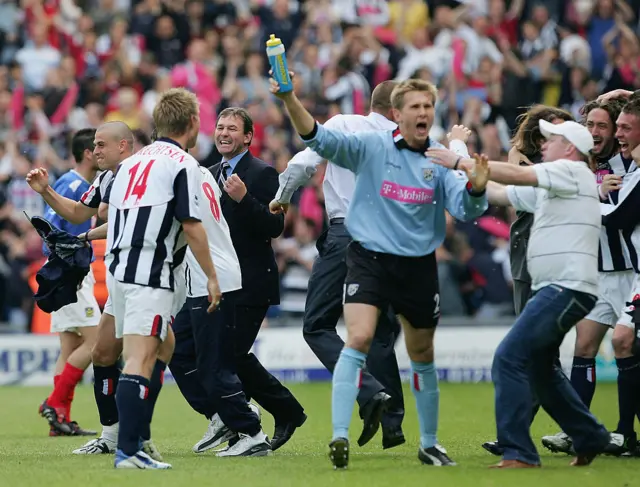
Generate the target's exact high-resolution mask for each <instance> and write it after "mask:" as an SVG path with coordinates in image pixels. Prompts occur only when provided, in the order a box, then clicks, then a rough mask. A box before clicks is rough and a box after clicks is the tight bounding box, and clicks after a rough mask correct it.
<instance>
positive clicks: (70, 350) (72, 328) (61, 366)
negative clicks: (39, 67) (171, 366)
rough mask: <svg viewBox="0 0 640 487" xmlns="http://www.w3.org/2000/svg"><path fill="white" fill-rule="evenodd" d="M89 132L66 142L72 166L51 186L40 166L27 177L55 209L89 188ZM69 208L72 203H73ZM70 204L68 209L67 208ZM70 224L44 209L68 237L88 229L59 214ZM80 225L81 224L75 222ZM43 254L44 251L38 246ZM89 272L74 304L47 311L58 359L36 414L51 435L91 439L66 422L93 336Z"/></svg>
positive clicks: (92, 169) (92, 166) (96, 313)
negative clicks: (56, 339)
mask: <svg viewBox="0 0 640 487" xmlns="http://www.w3.org/2000/svg"><path fill="white" fill-rule="evenodd" d="M94 137H95V130H94V129H82V130H79V131H77V132H76V133H75V134H74V135H73V137H72V140H71V152H72V153H73V157H74V159H75V161H76V166H75V168H74V169H72V170H71V171H69V172H67V173H66V174H64V175H63V176H62V177H60V178H59V179H58V180H57V181H56V182H55V184H54V186H53V188H50V187H49V185H48V179H49V178H48V174H47V171H46V169H44V168H36V169H33V170H32V171H30V172H29V174H27V178H26V179H27V182H28V183H29V185H30V186H31V187H32V188H33V189H34V191H36V192H38V193H40V194H41V195H43V197H44V199H45V201H47V202H50V203H51V205H52V206H53V207H54V208H55V207H57V206H58V205H57V203H59V202H60V201H66V200H67V199H69V200H73V202H77V201H80V199H81V197H82V195H83V194H84V193H85V192H86V191H88V190H89V187H90V184H89V181H92V180H93V179H94V178H95V176H96V172H97V171H98V165H97V162H96V158H95V156H94V155H93V149H94ZM73 204H75V203H73ZM73 204H72V205H71V206H73ZM64 214H65V216H67V217H68V218H69V220H72V221H73V222H75V223H72V222H70V221H68V220H65V219H64V218H62V217H61V216H58V214H56V212H55V211H54V210H53V209H52V207H51V206H49V205H47V206H46V208H45V213H44V217H45V218H46V219H47V220H49V221H50V222H51V223H52V224H53V225H55V226H56V227H58V228H59V229H61V230H64V231H66V232H68V233H70V234H72V235H79V234H81V233H85V232H87V231H88V230H89V229H90V228H91V219H90V218H83V219H80V218H77V217H76V215H75V212H64ZM81 222H82V223H81ZM43 251H44V253H45V255H48V254H49V249H48V248H47V247H46V246H44V248H43ZM94 282H95V280H94V277H93V273H92V272H91V271H90V272H89V273H88V274H87V276H86V277H85V278H84V280H83V281H82V286H81V287H80V289H78V292H77V301H76V302H74V303H70V304H67V305H66V306H63V307H62V308H60V309H59V310H57V311H54V312H53V313H51V332H52V333H58V336H59V340H60V350H61V353H60V356H59V357H58V361H57V364H56V370H57V371H61V372H59V375H57V376H56V380H55V381H54V387H53V391H52V392H51V395H50V396H49V397H48V398H47V399H46V400H45V401H44V402H43V403H42V404H41V406H40V410H39V412H40V415H41V416H42V417H43V418H45V419H46V420H47V422H48V423H49V427H50V435H52V436H61V435H62V436H95V435H96V432H95V431H90V430H85V429H84V428H81V427H80V426H79V425H78V423H76V422H75V421H72V420H71V413H70V411H71V403H72V400H73V391H74V390H75V387H76V385H77V384H78V382H79V381H80V380H81V379H82V375H83V373H84V371H85V370H86V368H87V367H88V366H89V364H90V363H91V349H92V347H93V344H94V342H95V339H96V337H97V334H98V333H97V328H98V323H99V322H100V308H99V306H98V302H97V301H96V298H95V296H94V293H93V286H94Z"/></svg>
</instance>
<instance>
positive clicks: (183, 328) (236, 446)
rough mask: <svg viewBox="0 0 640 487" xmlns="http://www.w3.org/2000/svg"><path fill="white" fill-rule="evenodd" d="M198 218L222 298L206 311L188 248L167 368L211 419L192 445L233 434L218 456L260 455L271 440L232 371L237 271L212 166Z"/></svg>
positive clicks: (202, 284) (202, 278)
mask: <svg viewBox="0 0 640 487" xmlns="http://www.w3.org/2000/svg"><path fill="white" fill-rule="evenodd" d="M199 171H200V173H201V174H202V181H201V182H200V184H199V185H198V186H199V193H198V194H197V195H196V198H198V199H199V200H200V201H201V214H200V217H201V219H202V224H203V226H204V228H205V231H206V233H207V240H208V242H209V252H210V254H211V256H212V260H213V263H214V267H215V269H216V275H217V276H218V282H219V283H220V291H221V293H222V299H221V300H220V305H219V306H218V308H217V309H216V310H215V311H214V312H213V313H207V307H208V305H209V303H208V292H207V276H206V275H205V273H204V271H203V270H202V269H201V267H200V265H199V264H198V262H197V260H196V258H195V256H194V255H193V252H192V251H191V250H190V249H189V250H187V254H186V256H185V262H186V264H187V268H186V271H185V277H186V283H185V282H184V281H183V282H180V283H176V285H180V286H184V285H186V288H187V289H186V294H187V300H186V303H185V304H184V306H183V308H182V309H181V310H180V312H179V313H178V314H177V316H176V319H175V321H174V322H173V325H172V328H173V331H174V333H175V336H176V347H175V350H174V354H173V358H172V360H171V372H172V373H173V376H174V378H175V379H176V383H177V384H178V387H179V388H180V392H182V394H183V396H184V397H185V399H186V400H187V402H189V404H190V405H191V406H192V407H193V409H195V410H196V411H197V412H199V413H201V414H203V415H204V416H205V417H207V419H209V420H210V424H209V427H208V429H207V432H206V433H205V435H204V437H203V438H202V440H201V441H199V442H198V443H197V444H196V445H195V446H194V447H193V451H194V452H195V453H202V452H205V451H207V450H209V449H211V448H215V447H217V446H219V445H221V444H223V443H226V442H227V441H229V440H237V441H235V442H234V443H233V444H231V442H230V445H229V448H227V449H225V450H224V451H221V452H219V453H218V456H265V455H268V454H270V453H271V445H270V444H269V441H268V440H267V436H266V435H265V434H264V432H263V431H262V427H261V426H260V417H259V415H258V414H256V410H255V409H254V410H252V408H251V407H250V406H249V404H248V403H247V399H246V396H245V394H244V392H243V388H242V382H241V381H240V379H239V378H238V375H237V372H236V360H235V355H234V343H235V338H234V333H235V306H236V298H237V294H238V290H240V289H242V274H241V271H240V262H239V260H238V255H237V254H236V250H235V248H234V246H233V242H232V241H231V234H230V233H229V225H228V224H227V221H226V220H225V218H224V216H223V214H222V211H221V209H220V195H221V194H222V191H221V190H220V187H219V186H218V183H217V182H216V180H215V178H214V177H213V175H212V174H211V172H210V171H209V170H207V169H205V168H203V167H200V168H199ZM256 409H257V408H256Z"/></svg>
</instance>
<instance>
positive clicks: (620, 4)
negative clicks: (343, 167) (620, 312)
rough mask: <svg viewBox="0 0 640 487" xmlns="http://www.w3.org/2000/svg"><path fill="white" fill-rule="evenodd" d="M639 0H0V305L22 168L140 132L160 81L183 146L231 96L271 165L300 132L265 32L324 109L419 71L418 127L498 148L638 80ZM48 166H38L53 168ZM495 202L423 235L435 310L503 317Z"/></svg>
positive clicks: (14, 265) (209, 155)
mask: <svg viewBox="0 0 640 487" xmlns="http://www.w3.org/2000/svg"><path fill="white" fill-rule="evenodd" d="M639 13H640V0H510V1H509V0H390V1H385V0H306V1H303V0H299V1H296V0H207V1H203V0H1V2H0V313H1V314H0V321H5V322H10V323H13V324H16V325H17V326H21V325H24V326H28V325H27V324H28V322H29V315H30V312H31V309H32V307H33V300H32V298H31V296H32V291H31V290H30V289H29V286H28V285H27V279H28V277H29V275H30V273H32V272H33V269H34V263H37V262H39V261H40V260H41V259H42V254H41V242H40V240H39V238H38V236H37V235H36V234H35V232H34V231H33V230H32V229H31V228H30V224H29V222H28V221H27V219H26V218H25V216H24V214H23V212H26V213H27V214H29V215H41V214H42V212H43V202H42V200H41V198H40V196H39V195H37V194H36V193H34V192H33V191H32V190H31V189H30V188H29V187H28V185H27V183H26V182H25V180H24V176H25V175H26V173H27V172H28V170H29V169H30V168H32V167H36V166H43V167H46V168H48V170H49V173H50V175H51V177H52V179H53V180H54V179H55V178H56V177H59V176H60V175H61V174H63V173H64V172H65V171H67V170H68V169H70V168H72V167H73V163H72V162H71V157H70V154H69V148H68V140H69V138H70V135H71V134H72V133H73V132H74V131H75V130H78V129H80V128H84V127H97V126H98V125H99V124H100V123H101V122H103V121H108V120H122V121H124V122H126V123H127V124H129V126H130V127H131V128H132V129H142V130H144V131H147V132H149V133H150V132H151V130H152V127H151V112H152V110H153V107H154V103H155V100H156V99H157V97H158V96H159V94H160V93H162V92H163V91H164V90H166V89H167V88H169V87H171V86H184V87H187V88H188V89H190V90H192V91H194V92H195V93H196V94H197V96H198V98H199V100H200V102H201V111H202V112H201V119H202V120H201V123H202V132H201V134H200V139H199V141H198V146H197V148H196V150H195V154H194V155H195V156H196V157H197V158H198V159H199V160H200V161H201V163H202V164H204V165H210V164H213V163H215V162H217V161H218V160H219V155H218V154H217V151H216V150H215V146H214V145H213V141H212V134H213V132H214V128H215V120H216V114H217V113H219V112H220V110H222V109H223V108H225V107H228V106H244V107H246V108H247V109H248V110H249V111H250V113H251V115H252V116H253V118H254V123H255V134H254V139H253V143H252V145H251V151H252V153H253V154H254V155H256V156H259V157H260V158H262V159H264V160H265V161H268V162H269V163H272V164H273V165H274V166H275V167H276V168H277V169H278V171H282V170H283V169H284V168H285V167H286V165H287V162H288V161H289V160H290V159H291V157H292V156H293V155H294V154H295V153H296V152H297V151H299V150H301V149H302V148H303V147H302V144H301V141H300V139H299V137H297V136H296V135H295V134H294V133H293V131H292V130H291V126H290V124H289V123H288V120H287V117H286V116H285V114H284V113H283V110H282V107H281V106H280V105H279V102H278V101H277V100H276V99H275V98H274V97H273V96H271V95H270V93H269V91H268V69H269V67H268V61H267V59H266V57H265V41H266V39H268V37H269V35H270V34H271V33H274V34H276V35H277V37H279V38H280V39H282V41H283V43H284V45H285V46H286V48H287V58H288V61H289V64H290V67H291V69H292V70H293V71H295V72H296V73H297V76H296V78H295V89H296V92H297V93H298V96H299V97H300V98H301V99H302V100H303V102H304V104H305V105H306V106H307V108H309V109H310V111H311V112H312V113H313V114H314V116H316V117H317V119H318V120H319V121H321V122H322V121H324V120H326V119H328V118H329V117H331V116H333V115H335V114H337V113H359V114H366V113H367V108H368V98H369V95H370V92H371V89H372V87H374V86H375V85H376V84H377V83H379V82H381V81H383V80H386V79H397V80H404V79H407V78H411V77H417V78H422V79H426V80H429V81H432V82H434V83H435V84H436V85H437V87H438V92H439V100H438V104H437V107H436V120H435V123H434V127H433V129H432V132H431V136H432V137H433V138H434V139H435V140H439V141H442V140H444V139H445V134H446V132H447V129H448V128H449V127H451V126H452V125H453V124H457V123H462V124H464V125H466V126H467V127H469V128H470V129H472V132H473V133H472V136H471V138H470V140H469V141H468V146H469V150H470V152H472V153H473V152H474V151H478V152H480V151H482V152H485V153H486V154H488V155H489V157H490V158H491V159H500V158H504V155H505V154H506V152H507V151H508V149H509V138H510V135H511V133H512V130H513V129H514V127H515V124H516V118H517V116H518V115H519V114H520V113H522V111H523V110H524V109H526V107H527V106H528V105H531V104H533V103H537V102H539V103H544V104H549V105H554V106H560V107H563V108H567V109H568V110H570V111H571V112H572V113H573V114H574V115H575V116H576V117H578V118H580V117H581V115H580V108H581V106H582V105H583V104H584V102H585V101H587V100H591V99H593V98H595V97H596V96H597V95H598V94H599V93H601V92H603V91H605V90H611V89H615V88H627V89H637V88H640V75H639V74H640V69H639V68H640V43H639V38H638V20H639V19H638V14H639ZM322 177H323V171H322V170H320V171H318V173H317V174H316V175H315V176H314V178H313V179H312V181H311V182H310V184H309V185H308V186H307V187H305V188H303V189H301V190H300V191H299V192H298V194H296V196H295V198H294V204H293V205H292V208H291V210H290V211H289V213H288V214H287V217H286V228H285V232H284V234H283V235H282V237H281V238H279V239H278V240H276V241H275V242H274V248H275V250H276V253H277V256H278V262H279V267H280V271H281V276H282V286H283V303H282V305H281V306H279V307H274V309H273V310H272V313H271V316H277V315H278V314H280V315H282V314H283V313H291V312H293V313H295V312H299V311H300V310H301V309H302V306H303V304H304V291H305V288H306V279H307V278H308V275H309V272H310V270H311V266H312V264H313V260H314V258H315V256H316V253H317V251H316V249H315V245H314V243H315V240H316V239H317V237H318V236H319V235H320V234H321V233H322V232H323V230H324V229H325V228H326V226H327V221H326V216H325V213H324V209H323V195H322ZM52 182H53V181H52ZM512 218H513V213H512V212H510V211H503V210H500V211H498V210H494V209H491V210H490V211H489V213H488V214H487V215H486V216H484V217H483V218H481V219H480V220H478V221H476V222H473V223H461V222H455V221H453V220H452V219H450V220H449V221H448V227H447V229H448V231H447V238H446V240H445V242H444V244H443V246H442V247H441V248H440V249H439V250H438V253H437V257H438V262H439V264H440V272H441V284H440V286H441V293H442V298H441V307H442V313H443V315H445V316H446V315H460V314H461V313H464V314H465V315H468V316H482V317H496V316H501V315H509V314H511V313H512V312H513V311H512V306H511V279H510V274H509V265H508V261H509V250H508V225H509V223H510V221H511V220H512Z"/></svg>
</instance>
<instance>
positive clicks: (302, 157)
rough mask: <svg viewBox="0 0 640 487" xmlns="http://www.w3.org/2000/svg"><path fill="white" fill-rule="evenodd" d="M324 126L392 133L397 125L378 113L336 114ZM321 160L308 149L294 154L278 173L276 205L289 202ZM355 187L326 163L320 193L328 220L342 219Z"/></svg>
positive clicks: (350, 179)
mask: <svg viewBox="0 0 640 487" xmlns="http://www.w3.org/2000/svg"><path fill="white" fill-rule="evenodd" d="M324 127H326V128H328V129H333V130H340V131H342V132H351V133H354V132H370V131H377V130H395V129H396V127H397V125H396V124H395V123H394V122H392V121H391V120H389V119H387V118H386V117H384V116H383V115H380V114H379V113H375V112H371V113H370V114H369V115H367V116H366V117H365V116H363V115H336V116H335V117H333V118H330V119H329V120H327V121H326V122H325V124H324ZM323 162H324V159H323V158H322V157H321V156H319V155H318V154H316V153H315V152H314V151H312V150H311V149H309V148H307V149H305V150H303V151H302V152H298V153H297V154H296V155H295V156H294V157H293V159H291V161H289V165H288V166H287V169H286V170H285V171H284V172H283V173H282V174H280V188H279V189H278V192H277V193H276V197H275V199H276V200H277V201H278V202H280V203H289V201H290V200H291V197H292V196H293V193H295V191H296V190H297V189H298V188H299V187H300V186H303V185H304V184H305V183H307V181H308V180H309V179H310V178H311V177H312V176H313V175H314V174H315V172H316V170H317V168H318V166H319V165H320V164H322V163H323ZM355 185H356V177H355V174H353V173H352V172H351V171H349V170H348V169H344V168H342V167H338V166H336V165H335V164H331V163H329V164H327V171H326V173H325V175H324V182H323V183H322V190H323V191H324V204H325V208H326V209H327V215H328V216H329V219H331V218H344V217H345V216H346V215H347V208H349V203H350V202H351V196H352V195H353V190H354V188H355Z"/></svg>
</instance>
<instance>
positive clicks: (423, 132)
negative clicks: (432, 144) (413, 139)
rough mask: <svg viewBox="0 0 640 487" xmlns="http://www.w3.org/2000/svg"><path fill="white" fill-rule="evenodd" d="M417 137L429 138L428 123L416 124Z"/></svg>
mask: <svg viewBox="0 0 640 487" xmlns="http://www.w3.org/2000/svg"><path fill="white" fill-rule="evenodd" d="M416 136H418V137H420V138H426V137H428V136H429V126H428V125H427V122H418V123H417V124H416Z"/></svg>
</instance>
